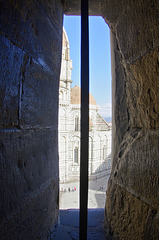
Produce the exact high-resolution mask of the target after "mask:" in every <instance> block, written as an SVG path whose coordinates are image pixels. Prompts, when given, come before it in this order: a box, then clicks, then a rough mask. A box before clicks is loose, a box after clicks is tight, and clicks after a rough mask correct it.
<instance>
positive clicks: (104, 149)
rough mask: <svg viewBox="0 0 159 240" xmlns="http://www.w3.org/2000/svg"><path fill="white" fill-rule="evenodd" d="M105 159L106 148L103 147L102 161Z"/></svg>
mask: <svg viewBox="0 0 159 240" xmlns="http://www.w3.org/2000/svg"><path fill="white" fill-rule="evenodd" d="M106 157H107V148H106V146H104V147H103V160H105V159H106Z"/></svg>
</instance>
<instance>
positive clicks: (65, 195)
mask: <svg viewBox="0 0 159 240" xmlns="http://www.w3.org/2000/svg"><path fill="white" fill-rule="evenodd" d="M108 178H109V175H107V176H105V177H102V178H99V179H96V180H91V181H89V193H88V228H87V240H108V238H107V237H106V236H105V233H104V227H103V222H104V207H105V200H106V189H107V183H108ZM50 240H79V182H74V183H65V184H61V185H60V213H59V219H58V223H57V226H55V227H54V229H53V231H52V233H51V236H50Z"/></svg>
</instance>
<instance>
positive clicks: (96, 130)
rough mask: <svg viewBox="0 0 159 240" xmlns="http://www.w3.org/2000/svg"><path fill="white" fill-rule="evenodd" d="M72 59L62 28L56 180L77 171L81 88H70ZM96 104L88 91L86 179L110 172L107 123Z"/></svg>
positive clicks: (73, 177) (71, 176)
mask: <svg viewBox="0 0 159 240" xmlns="http://www.w3.org/2000/svg"><path fill="white" fill-rule="evenodd" d="M71 71H72V60H71V59H70V45H69V40H68V36H67V34H66V31H65V29H63V41H62V62H61V74H60V87H59V169H60V182H61V183H64V182H68V181H74V180H77V179H78V178H79V174H80V103H81V100H80V95H81V88H80V87H79V86H77V85H76V86H75V87H73V88H71V83H72V80H71ZM98 111H99V107H98V106H97V104H96V101H95V99H94V97H93V96H92V95H91V93H89V178H90V179H91V178H92V179H93V178H97V177H101V176H103V174H107V173H108V172H110V168H111V126H110V125H109V124H108V123H107V122H106V121H105V120H104V119H103V117H102V116H101V115H100V114H99V112H98Z"/></svg>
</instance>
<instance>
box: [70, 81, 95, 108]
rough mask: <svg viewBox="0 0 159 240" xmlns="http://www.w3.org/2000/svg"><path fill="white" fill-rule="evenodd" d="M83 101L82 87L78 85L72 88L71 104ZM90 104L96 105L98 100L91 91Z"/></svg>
mask: <svg viewBox="0 0 159 240" xmlns="http://www.w3.org/2000/svg"><path fill="white" fill-rule="evenodd" d="M80 103H81V88H80V87H79V86H78V85H76V86H75V87H73V88H71V104H80ZM89 104H91V105H96V101H95V99H94V97H93V96H92V94H91V93H89Z"/></svg>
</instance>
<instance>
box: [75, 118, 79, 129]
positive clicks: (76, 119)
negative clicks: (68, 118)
mask: <svg viewBox="0 0 159 240" xmlns="http://www.w3.org/2000/svg"><path fill="white" fill-rule="evenodd" d="M75 131H79V117H78V116H77V117H75Z"/></svg>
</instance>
